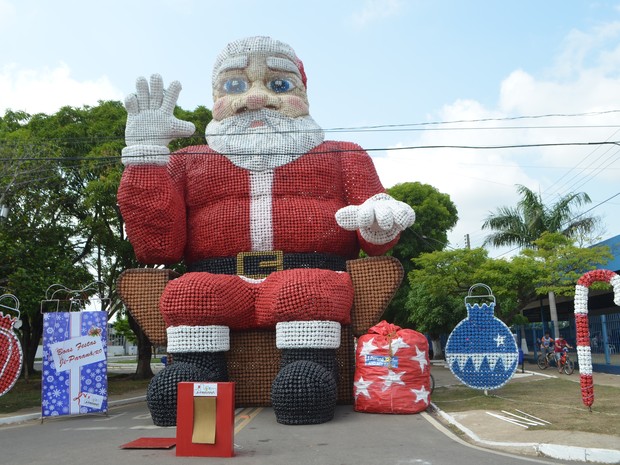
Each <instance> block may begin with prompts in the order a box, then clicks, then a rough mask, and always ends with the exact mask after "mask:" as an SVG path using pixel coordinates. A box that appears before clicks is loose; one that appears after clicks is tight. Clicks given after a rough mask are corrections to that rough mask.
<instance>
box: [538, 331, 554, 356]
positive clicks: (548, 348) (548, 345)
mask: <svg viewBox="0 0 620 465" xmlns="http://www.w3.org/2000/svg"><path fill="white" fill-rule="evenodd" d="M553 350H554V349H553V338H552V337H551V336H549V331H547V332H545V335H544V336H543V337H542V338H541V339H540V351H541V352H542V354H543V356H545V357H546V356H547V354H549V353H551V352H553Z"/></svg>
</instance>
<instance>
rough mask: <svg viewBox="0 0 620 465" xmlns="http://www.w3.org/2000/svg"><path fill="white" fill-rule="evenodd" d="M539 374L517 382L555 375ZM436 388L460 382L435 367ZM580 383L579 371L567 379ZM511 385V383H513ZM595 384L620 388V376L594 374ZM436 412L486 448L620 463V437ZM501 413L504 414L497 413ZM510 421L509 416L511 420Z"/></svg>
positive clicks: (479, 414) (475, 413)
mask: <svg viewBox="0 0 620 465" xmlns="http://www.w3.org/2000/svg"><path fill="white" fill-rule="evenodd" d="M549 371H550V373H548V374H547V373H541V372H537V371H527V370H526V371H525V373H521V372H520V371H519V372H517V373H516V374H515V377H514V380H515V381H519V382H529V381H536V380H540V379H541V378H542V377H548V376H556V374H555V373H553V372H552V370H549ZM432 372H433V376H434V378H435V381H436V386H449V385H451V384H459V383H460V382H459V381H458V380H457V379H456V378H455V377H454V375H452V373H451V372H450V370H449V369H448V368H446V367H445V365H442V364H434V365H433V370H432ZM563 379H569V380H571V381H574V382H576V383H579V374H578V372H577V371H576V372H575V373H574V375H573V376H572V377H564V378H563ZM511 382H512V381H511ZM594 385H595V388H596V386H597V385H610V386H616V387H620V376H618V375H610V374H606V373H594ZM434 407H435V409H434V413H435V414H436V416H437V417H439V418H440V419H442V421H443V422H445V423H449V424H451V425H452V426H454V427H456V428H458V429H459V430H460V431H461V432H462V433H463V435H464V436H465V437H466V438H467V439H468V440H469V441H470V442H472V443H475V444H477V445H480V446H483V447H489V448H493V449H499V450H504V451H508V452H513V453H521V454H528V455H543V456H547V457H551V458H556V459H559V460H575V461H581V462H592V463H609V464H620V437H618V436H613V435H603V434H593V433H585V432H576V431H557V430H554V431H545V430H541V429H537V430H530V429H527V428H524V427H523V426H519V425H518V424H516V423H511V422H510V421H507V420H506V418H505V417H506V415H501V416H502V417H504V418H499V417H494V416H492V415H490V414H488V413H487V411H486V410H471V411H466V412H457V413H451V414H448V413H446V412H444V411H442V410H441V409H439V408H437V407H436V406H434ZM498 413H501V412H498ZM508 418H510V417H508Z"/></svg>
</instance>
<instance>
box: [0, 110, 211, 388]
mask: <svg viewBox="0 0 620 465" xmlns="http://www.w3.org/2000/svg"><path fill="white" fill-rule="evenodd" d="M175 114H177V116H178V115H179V114H180V115H181V116H182V118H183V119H185V120H189V121H192V122H193V123H194V124H195V125H196V127H197V132H196V136H195V137H196V138H200V139H203V134H204V128H205V127H206V125H207V124H208V122H209V121H210V119H211V112H210V111H209V110H207V109H206V108H205V107H198V108H197V109H196V110H195V111H194V112H190V111H185V110H183V109H181V108H176V109H175ZM125 122H126V112H125V110H124V109H123V106H122V104H121V103H120V102H99V104H98V105H97V106H96V107H90V106H84V107H82V108H72V107H63V108H61V109H60V110H59V111H58V112H57V113H55V114H53V115H44V114H36V115H29V114H27V113H24V112H12V111H7V112H6V113H5V116H4V117H3V118H0V167H1V168H2V170H0V199H1V200H2V201H1V202H0V203H2V204H5V203H8V204H9V205H10V214H9V217H8V219H7V220H6V221H5V222H4V223H3V224H0V286H4V287H5V288H7V289H8V290H9V291H10V292H12V293H13V294H15V295H16V296H17V297H18V298H19V299H20V301H21V303H22V306H21V309H22V316H23V318H24V326H23V327H22V330H21V334H20V336H21V337H22V342H23V344H24V355H25V359H26V364H25V366H26V367H27V368H28V369H29V370H32V368H33V363H34V356H35V351H36V347H37V345H38V343H39V341H40V338H41V331H42V316H41V312H40V308H39V307H40V301H41V300H42V299H43V298H44V294H45V290H46V289H47V287H48V286H50V285H51V284H54V283H61V284H63V285H65V286H67V287H70V288H73V289H81V288H83V287H85V286H86V285H88V284H89V283H90V282H92V281H100V282H103V283H105V286H102V287H101V292H100V293H99V295H98V296H97V297H99V298H101V299H102V300H103V301H105V302H109V305H108V307H107V308H106V310H107V311H108V316H109V317H112V316H113V315H115V314H116V313H117V312H119V311H122V309H123V305H122V302H121V301H120V299H119V298H118V295H117V294H116V285H115V284H116V280H117V278H118V276H119V274H120V273H121V272H122V271H123V270H125V269H127V268H135V267H138V266H140V265H139V264H138V263H137V261H136V259H135V255H134V253H133V249H132V247H131V244H129V242H128V241H127V238H126V237H125V235H124V226H123V219H122V217H121V215H120V212H119V211H118V208H117V206H116V191H117V189H118V183H119V180H120V177H121V174H122V165H121V164H120V152H121V149H122V148H123V146H124V128H125ZM194 142H195V141H194V140H192V139H189V140H180V141H176V142H175V144H176V145H175V147H176V148H179V147H182V146H184V145H187V144H191V143H194ZM129 323H130V324H133V326H132V327H133V328H134V330H135V332H136V335H137V339H138V354H139V357H138V367H137V370H136V377H150V376H152V371H151V368H150V356H151V344H150V341H148V339H147V338H146V336H145V335H144V334H143V333H142V331H141V330H140V328H139V327H138V326H137V325H136V324H135V322H132V319H131V316H129Z"/></svg>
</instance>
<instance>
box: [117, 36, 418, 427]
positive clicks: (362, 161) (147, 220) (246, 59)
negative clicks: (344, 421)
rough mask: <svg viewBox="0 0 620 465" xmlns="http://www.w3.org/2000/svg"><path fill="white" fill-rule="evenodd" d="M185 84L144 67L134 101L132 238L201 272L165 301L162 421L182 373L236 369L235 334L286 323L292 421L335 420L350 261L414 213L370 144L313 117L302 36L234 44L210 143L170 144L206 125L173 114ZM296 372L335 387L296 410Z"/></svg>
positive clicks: (158, 395)
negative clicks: (296, 43)
mask: <svg viewBox="0 0 620 465" xmlns="http://www.w3.org/2000/svg"><path fill="white" fill-rule="evenodd" d="M180 90H181V85H180V84H179V83H178V82H176V81H175V82H172V83H171V84H170V86H169V88H168V89H167V90H166V91H165V92H164V89H163V81H162V78H161V77H160V76H158V75H153V76H152V77H151V79H150V83H147V81H146V79H144V78H139V79H138V80H137V84H136V93H135V94H131V95H129V96H128V97H127V99H126V102H125V105H126V108H127V113H128V118H127V128H126V143H127V147H126V148H125V149H123V153H122V161H123V163H124V165H125V170H124V173H123V177H122V181H121V185H120V188H119V192H118V203H119V205H120V208H121V212H122V215H123V218H124V220H125V223H126V229H127V235H128V237H129V239H130V241H131V243H132V245H133V247H134V250H135V253H136V255H137V258H138V260H139V261H141V262H143V263H145V264H171V263H176V262H179V261H180V260H184V261H185V263H186V265H187V269H188V272H187V273H186V274H184V275H183V276H181V277H180V278H178V279H175V280H172V281H171V282H170V283H169V284H168V285H167V287H166V289H165V291H164V294H163V296H162V298H161V301H160V311H161V313H162V316H163V318H164V321H165V323H166V327H167V339H168V346H167V349H168V352H169V353H171V354H172V355H173V360H174V363H172V364H171V365H169V366H167V367H166V368H165V369H164V370H163V371H162V372H160V373H159V374H158V375H156V376H155V377H154V378H153V380H152V382H151V384H150V385H149V388H148V392H147V401H148V404H149V408H150V410H151V414H152V417H153V421H154V423H155V424H157V425H161V426H169V425H173V424H175V421H176V414H175V412H176V384H177V383H178V382H180V381H225V380H226V379H227V370H226V361H225V352H226V351H227V350H228V349H229V331H230V330H233V331H234V330H237V329H251V328H272V329H273V328H274V327H275V330H276V345H277V347H278V348H279V349H281V350H282V362H281V369H280V373H279V374H278V376H277V378H276V380H275V381H274V384H273V387H272V401H273V406H274V410H275V411H276V415H278V412H282V413H281V416H280V417H278V421H280V422H282V423H306V424H307V423H321V422H324V421H327V420H329V419H331V417H332V416H333V409H334V408H335V403H336V391H335V389H333V385H335V374H336V373H335V351H336V349H337V348H338V347H339V345H340V325H341V324H347V323H349V322H350V310H351V305H352V302H353V287H352V283H351V279H350V277H349V275H348V274H347V273H346V272H345V271H344V270H345V262H346V260H348V259H353V258H356V257H357V256H358V254H359V251H360V248H361V249H363V250H364V251H365V252H366V253H367V254H369V255H379V254H383V253H384V252H386V251H387V250H389V249H390V248H391V247H392V246H393V245H394V244H395V243H396V241H397V240H398V237H399V233H400V232H401V231H402V230H403V229H405V228H407V227H409V226H410V225H411V224H412V223H413V222H414V213H413V210H412V209H411V208H410V207H409V206H408V205H406V204H404V203H402V202H399V201H396V200H395V199H393V198H391V197H390V196H388V195H387V194H385V193H384V189H383V187H382V185H381V183H380V181H379V178H378V176H377V173H376V171H375V169H374V166H373V163H372V160H371V158H370V157H369V156H368V154H367V153H366V152H364V151H363V150H362V149H361V148H360V147H359V146H357V145H355V144H352V143H348V142H335V141H325V140H324V133H323V131H322V130H321V128H320V127H319V126H318V125H317V124H316V123H315V122H314V121H313V119H312V118H311V117H310V116H309V110H308V108H309V107H308V99H307V94H306V74H305V72H304V68H303V64H302V62H301V61H300V60H299V58H297V56H296V54H295V52H294V51H293V49H292V48H291V47H290V46H288V45H287V44H284V43H282V42H279V41H277V40H273V39H271V38H269V37H250V38H246V39H242V40H238V41H235V42H232V43H230V44H229V45H227V46H226V48H225V49H224V50H223V51H222V52H221V54H220V55H219V56H218V58H217V60H216V62H215V66H214V69H213V98H214V106H213V120H212V121H211V122H210V123H209V125H208V127H207V130H206V140H207V143H208V145H200V146H192V147H187V148H185V149H182V150H179V151H177V152H175V153H172V154H170V151H169V149H168V147H167V145H168V143H169V142H170V141H171V140H172V139H175V138H178V137H186V136H190V135H191V134H193V132H194V130H195V128H194V126H193V124H192V123H188V122H184V121H180V120H178V119H177V118H175V117H174V116H173V114H172V111H173V109H174V107H175V105H176V100H177V98H178V95H179V92H180ZM292 379H294V380H295V383H298V384H299V383H301V384H302V385H316V386H318V388H317V389H319V390H322V389H324V392H318V393H316V395H314V396H312V399H306V400H304V402H306V403H309V404H308V405H304V408H303V409H298V410H295V406H291V405H290V403H291V395H292V393H289V392H288V391H287V389H291V386H293V385H294V384H295V383H291V382H289V381H290V380H292ZM278 380H279V381H278ZM313 403H314V404H317V405H310V404H313ZM319 404H320V405H319ZM325 406H327V411H326V410H325ZM290 408H292V409H293V410H295V412H297V413H295V415H294V416H293V417H291V416H287V414H286V410H287V409H290Z"/></svg>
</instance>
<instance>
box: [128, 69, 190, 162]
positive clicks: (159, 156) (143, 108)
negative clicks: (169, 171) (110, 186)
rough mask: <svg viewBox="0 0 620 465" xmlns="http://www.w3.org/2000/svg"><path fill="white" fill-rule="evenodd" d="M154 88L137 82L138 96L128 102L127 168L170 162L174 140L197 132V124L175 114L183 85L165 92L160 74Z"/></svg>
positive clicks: (172, 85) (142, 80) (153, 79)
mask: <svg viewBox="0 0 620 465" xmlns="http://www.w3.org/2000/svg"><path fill="white" fill-rule="evenodd" d="M150 84H151V86H150V87H151V88H150V91H149V84H148V83H147V82H146V79H145V78H143V77H139V78H138V79H137V80H136V93H135V94H129V95H128V96H127V98H126V99H125V108H126V109H127V126H126V128H125V143H126V144H127V147H125V148H124V149H123V152H122V154H123V156H122V158H121V160H122V162H123V164H125V165H138V164H157V165H162V164H166V163H167V162H168V158H169V156H170V150H169V149H168V144H169V143H170V141H171V140H172V139H177V138H179V137H189V136H191V135H192V134H193V133H194V131H195V130H196V128H195V126H194V124H193V123H190V122H188V121H181V120H180V119H178V118H175V117H174V115H173V114H172V112H173V110H174V107H175V105H176V103H177V99H178V98H179V93H180V92H181V83H180V82H179V81H173V82H171V83H170V87H168V89H167V90H166V91H165V92H164V82H163V80H162V78H161V76H160V75H159V74H153V75H152V76H151V83H150Z"/></svg>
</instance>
